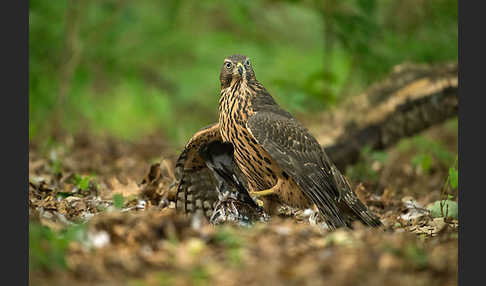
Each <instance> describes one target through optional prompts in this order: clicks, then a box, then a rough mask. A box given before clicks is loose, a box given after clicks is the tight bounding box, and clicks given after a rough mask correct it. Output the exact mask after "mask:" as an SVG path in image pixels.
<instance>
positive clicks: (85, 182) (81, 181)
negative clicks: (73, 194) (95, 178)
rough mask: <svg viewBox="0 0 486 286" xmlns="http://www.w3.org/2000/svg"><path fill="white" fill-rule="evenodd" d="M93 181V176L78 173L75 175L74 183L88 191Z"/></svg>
mask: <svg viewBox="0 0 486 286" xmlns="http://www.w3.org/2000/svg"><path fill="white" fill-rule="evenodd" d="M90 183H91V177H89V176H80V175H78V174H75V175H74V184H75V185H76V186H77V187H78V188H79V189H80V190H82V191H86V190H88V188H89V185H90Z"/></svg>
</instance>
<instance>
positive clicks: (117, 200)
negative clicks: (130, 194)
mask: <svg viewBox="0 0 486 286" xmlns="http://www.w3.org/2000/svg"><path fill="white" fill-rule="evenodd" d="M113 206H115V208H117V209H122V208H123V207H124V206H125V198H124V197H123V196H122V195H121V194H115V195H114V196H113Z"/></svg>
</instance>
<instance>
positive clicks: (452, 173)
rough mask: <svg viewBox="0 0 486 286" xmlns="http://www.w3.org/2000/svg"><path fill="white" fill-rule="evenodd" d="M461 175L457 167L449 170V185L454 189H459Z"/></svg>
mask: <svg viewBox="0 0 486 286" xmlns="http://www.w3.org/2000/svg"><path fill="white" fill-rule="evenodd" d="M458 180H459V175H458V172H457V169H456V167H450V168H449V185H450V187H451V188H452V189H457V184H458Z"/></svg>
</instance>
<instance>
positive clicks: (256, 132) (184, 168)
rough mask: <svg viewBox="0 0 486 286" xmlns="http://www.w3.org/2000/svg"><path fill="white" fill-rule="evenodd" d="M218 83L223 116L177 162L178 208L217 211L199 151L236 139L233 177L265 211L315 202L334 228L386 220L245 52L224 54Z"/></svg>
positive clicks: (233, 142)
mask: <svg viewBox="0 0 486 286" xmlns="http://www.w3.org/2000/svg"><path fill="white" fill-rule="evenodd" d="M220 82H221V97H220V100H219V120H218V123H216V124H213V125H211V126H209V127H207V128H204V129H202V130H200V131H199V132H197V133H196V134H195V135H194V136H193V137H192V138H191V140H190V141H189V143H188V144H187V145H186V148H185V150H184V151H183V153H182V154H181V156H180V157H179V160H178V163H177V164H176V173H178V175H177V176H178V180H179V186H178V192H177V202H176V206H178V208H183V209H184V210H185V211H186V212H192V211H195V210H196V209H201V210H202V211H203V212H206V215H209V214H210V213H211V212H212V211H213V209H214V207H213V206H214V205H216V204H217V201H218V192H217V191H215V188H214V184H215V183H214V178H213V177H214V176H215V175H214V171H211V169H210V168H209V167H208V166H207V165H206V161H205V160H204V158H202V156H201V155H200V154H201V152H200V150H201V148H202V146H206V145H207V144H209V143H210V142H213V141H218V142H223V143H231V145H232V146H233V148H232V149H233V150H232V151H233V158H234V162H235V164H234V165H235V168H234V172H235V173H237V176H236V177H235V178H242V179H238V180H241V181H245V182H244V183H245V184H244V185H245V187H247V189H248V190H249V192H250V195H251V196H252V197H256V198H259V199H262V201H263V202H264V207H265V210H266V211H267V212H270V213H272V211H273V210H272V209H273V208H274V206H276V205H278V203H284V204H287V205H289V206H291V207H297V208H314V209H316V210H317V211H318V213H319V215H320V217H321V218H322V220H324V222H325V223H326V224H327V226H328V227H329V228H330V229H336V228H339V227H348V228H351V224H352V222H353V221H356V220H358V221H361V222H362V223H364V224H365V225H369V226H380V225H381V222H380V220H379V219H378V218H377V217H376V216H375V215H374V214H373V213H371V212H370V211H369V210H368V208H367V207H366V206H365V205H364V204H363V203H362V202H361V201H360V200H359V199H358V197H357V196H356V194H355V193H354V192H353V191H352V189H351V187H350V185H349V183H348V181H347V179H346V178H345V177H344V176H343V175H342V174H341V173H340V171H339V170H338V169H337V168H336V167H335V165H334V164H333V163H332V162H331V161H330V159H329V157H328V156H327V155H326V153H325V152H324V150H323V148H322V147H321V146H320V144H319V143H318V142H317V140H316V139H315V138H314V136H312V134H311V133H310V132H309V131H308V130H307V129H306V128H305V127H304V126H303V125H302V124H301V123H300V122H299V121H297V120H296V119H295V118H294V117H293V116H292V115H291V114H290V113H289V112H287V111H285V110H284V109H282V108H281V107H280V106H279V105H278V104H277V103H276V102H275V100H274V99H273V97H272V96H271V95H270V93H269V92H268V91H267V90H266V89H265V88H264V87H263V85H262V84H261V83H260V82H258V80H257V79H256V77H255V73H254V70H253V67H252V65H251V62H250V59H249V58H248V57H246V56H243V55H232V56H230V57H227V58H225V59H224V62H223V66H222V68H221V72H220ZM211 178H213V179H211ZM211 180H213V181H211ZM243 193H244V192H243ZM188 205H189V206H190V207H187V206H188Z"/></svg>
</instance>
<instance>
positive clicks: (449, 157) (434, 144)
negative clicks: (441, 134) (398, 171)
mask: <svg viewBox="0 0 486 286" xmlns="http://www.w3.org/2000/svg"><path fill="white" fill-rule="evenodd" d="M398 148H399V149H400V150H401V151H404V152H405V151H410V150H413V151H414V152H415V153H416V154H415V155H414V156H413V157H412V159H411V164H412V166H414V167H420V168H421V169H422V171H423V172H425V173H428V172H429V171H430V170H431V169H432V167H444V168H445V167H447V166H450V165H451V164H453V162H454V159H455V154H454V153H452V152H450V151H449V150H447V148H446V147H444V146H443V145H442V143H440V142H439V141H436V140H432V139H428V138H425V137H424V136H421V135H419V136H415V137H412V138H409V139H405V140H402V141H401V142H400V143H399V145H398Z"/></svg>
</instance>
